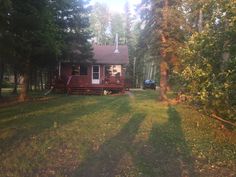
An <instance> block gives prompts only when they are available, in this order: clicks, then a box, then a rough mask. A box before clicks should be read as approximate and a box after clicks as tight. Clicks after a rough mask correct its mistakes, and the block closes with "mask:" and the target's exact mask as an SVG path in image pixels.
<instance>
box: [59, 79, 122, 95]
mask: <svg viewBox="0 0 236 177" xmlns="http://www.w3.org/2000/svg"><path fill="white" fill-rule="evenodd" d="M54 90H55V91H56V92H64V93H65V92H66V93H68V94H78V95H103V93H104V91H105V90H106V91H111V92H124V90H125V82H124V77H119V78H114V77H111V78H109V79H107V78H104V79H103V80H101V83H100V84H92V83H91V81H89V80H88V77H85V76H76V75H73V76H70V77H69V78H68V79H67V81H66V80H64V81H63V80H58V81H56V82H55V85H54Z"/></svg>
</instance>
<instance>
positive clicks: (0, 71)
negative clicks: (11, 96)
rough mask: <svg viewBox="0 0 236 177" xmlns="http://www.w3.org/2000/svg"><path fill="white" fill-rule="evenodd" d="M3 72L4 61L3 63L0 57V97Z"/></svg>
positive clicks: (0, 95)
mask: <svg viewBox="0 0 236 177" xmlns="http://www.w3.org/2000/svg"><path fill="white" fill-rule="evenodd" d="M3 74H4V63H3V61H2V60H1V59H0V98H1V97H2V82H3Z"/></svg>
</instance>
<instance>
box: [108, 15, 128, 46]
mask: <svg viewBox="0 0 236 177" xmlns="http://www.w3.org/2000/svg"><path fill="white" fill-rule="evenodd" d="M116 34H118V35H119V44H125V16H124V14H121V13H114V14H112V15H111V36H112V38H111V39H112V40H113V41H112V42H113V44H114V39H115V36H116Z"/></svg>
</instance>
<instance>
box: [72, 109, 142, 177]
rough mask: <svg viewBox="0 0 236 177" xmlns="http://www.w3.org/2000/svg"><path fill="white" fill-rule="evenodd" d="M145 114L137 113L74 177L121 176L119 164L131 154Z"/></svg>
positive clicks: (93, 154)
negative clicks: (118, 169)
mask: <svg viewBox="0 0 236 177" xmlns="http://www.w3.org/2000/svg"><path fill="white" fill-rule="evenodd" d="M144 119H145V114H143V113H135V114H134V115H133V116H132V117H131V119H130V120H129V121H128V123H127V124H125V125H124V127H123V128H122V129H121V131H120V132H119V133H118V134H117V135H116V136H114V137H113V138H111V139H109V140H107V141H106V142H105V143H104V144H103V145H102V146H101V147H100V148H99V149H98V150H97V151H96V152H94V153H92V154H91V155H89V157H88V158H87V159H86V160H85V161H84V162H82V164H81V165H80V166H79V169H77V171H76V172H75V174H74V176H80V177H114V176H116V175H121V176H122V174H119V172H118V171H117V167H118V163H119V162H120V160H121V158H122V157H123V155H124V154H126V153H129V151H130V148H131V146H132V141H133V140H134V138H135V135H136V133H137V132H138V130H139V127H140V125H141V123H142V122H143V120H144Z"/></svg>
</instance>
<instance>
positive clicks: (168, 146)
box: [135, 107, 196, 177]
mask: <svg viewBox="0 0 236 177" xmlns="http://www.w3.org/2000/svg"><path fill="white" fill-rule="evenodd" d="M167 113H168V122H167V123H165V124H162V125H159V124H158V123H154V124H153V126H152V130H151V132H150V135H149V141H148V142H146V143H145V144H144V145H143V148H141V150H140V151H139V153H138V155H137V156H136V160H135V161H136V163H137V164H136V165H137V166H138V168H139V170H140V172H141V174H144V175H143V176H152V177H156V176H158V177H182V176H186V177H187V176H191V177H193V176H196V174H195V172H194V162H193V160H192V157H191V151H190V149H189V148H188V145H187V143H186V141H185V138H184V134H183V131H182V128H181V117H180V115H179V113H178V112H177V111H176V110H175V108H173V107H168V110H167ZM141 176H142V175H141Z"/></svg>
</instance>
